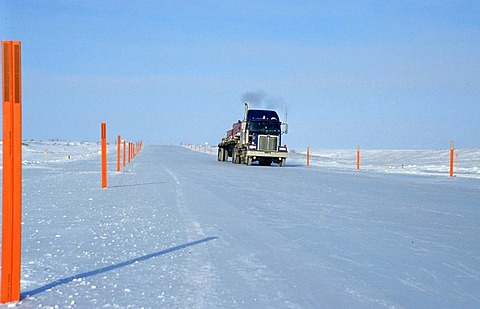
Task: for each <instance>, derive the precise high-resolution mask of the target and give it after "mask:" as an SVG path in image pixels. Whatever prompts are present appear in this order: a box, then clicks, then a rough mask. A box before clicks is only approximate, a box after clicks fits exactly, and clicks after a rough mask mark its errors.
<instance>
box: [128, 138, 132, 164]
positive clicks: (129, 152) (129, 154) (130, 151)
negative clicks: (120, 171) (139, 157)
mask: <svg viewBox="0 0 480 309" xmlns="http://www.w3.org/2000/svg"><path fill="white" fill-rule="evenodd" d="M131 144H132V143H130V142H128V163H130V160H131V159H132V149H131V148H130V146H131Z"/></svg>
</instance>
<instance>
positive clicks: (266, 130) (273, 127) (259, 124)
mask: <svg viewBox="0 0 480 309" xmlns="http://www.w3.org/2000/svg"><path fill="white" fill-rule="evenodd" d="M248 130H249V131H250V132H255V133H259V134H272V135H279V134H280V130H281V128H280V122H269V121H250V123H249V124H248Z"/></svg>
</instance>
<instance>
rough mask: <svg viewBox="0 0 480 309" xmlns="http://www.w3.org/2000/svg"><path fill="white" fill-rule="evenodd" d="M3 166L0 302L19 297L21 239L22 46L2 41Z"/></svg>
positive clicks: (15, 42)
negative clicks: (0, 280) (0, 281)
mask: <svg viewBox="0 0 480 309" xmlns="http://www.w3.org/2000/svg"><path fill="white" fill-rule="evenodd" d="M2 76H3V78H2V97H3V99H2V103H3V108H2V109H3V170H2V201H3V203H2V276H1V277H2V283H1V299H0V300H1V302H2V303H8V302H13V301H19V300H20V259H21V242H22V235H21V234H22V229H21V223H22V79H21V46H20V42H18V41H2Z"/></svg>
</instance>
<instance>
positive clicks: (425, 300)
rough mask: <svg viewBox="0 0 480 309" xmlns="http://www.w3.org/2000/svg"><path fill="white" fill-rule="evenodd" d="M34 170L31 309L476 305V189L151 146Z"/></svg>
mask: <svg viewBox="0 0 480 309" xmlns="http://www.w3.org/2000/svg"><path fill="white" fill-rule="evenodd" d="M115 167H116V159H115V151H111V152H110V154H109V171H110V172H109V175H108V188H107V189H105V190H102V189H100V182H101V179H100V177H101V173H100V160H99V156H90V157H88V158H85V159H82V160H76V161H64V162H54V163H53V162H52V163H44V164H38V165H32V166H27V167H26V168H24V172H23V174H24V180H23V195H24V197H23V200H24V203H23V254H22V282H21V286H22V300H21V302H20V303H18V304H16V305H20V306H22V307H23V306H25V307H39V306H52V307H55V306H58V307H62V308H64V307H78V308H94V307H106V308H109V307H113V308H115V307H121V308H138V307H154V308H159V307H160V308H162V307H165V308H236V307H238V308H474V307H480V296H479V295H480V294H479V293H478V291H480V238H479V235H480V202H479V201H480V181H479V180H478V179H449V178H446V177H435V176H412V175H398V174H379V173H369V172H363V171H361V172H354V171H340V170H339V171H335V170H332V169H329V170H323V169H321V168H312V167H308V168H307V167H304V166H300V165H295V164H292V163H290V164H288V161H287V166H286V167H284V168H279V167H276V166H272V167H261V166H250V167H247V166H245V165H236V164H232V163H230V162H224V163H219V162H217V161H216V157H215V156H212V155H207V154H202V153H196V152H193V151H190V150H188V149H185V148H181V147H176V146H145V147H144V150H143V151H142V152H141V153H139V155H138V156H137V157H136V158H135V159H134V160H133V161H132V162H131V163H130V164H129V165H127V167H126V168H124V169H123V170H122V171H121V172H120V173H116V172H114V171H115Z"/></svg>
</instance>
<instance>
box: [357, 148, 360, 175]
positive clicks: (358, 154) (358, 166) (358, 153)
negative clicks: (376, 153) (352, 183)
mask: <svg viewBox="0 0 480 309" xmlns="http://www.w3.org/2000/svg"><path fill="white" fill-rule="evenodd" d="M359 170H360V145H357V171H359Z"/></svg>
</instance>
